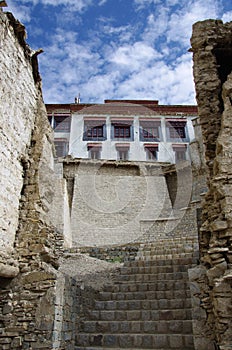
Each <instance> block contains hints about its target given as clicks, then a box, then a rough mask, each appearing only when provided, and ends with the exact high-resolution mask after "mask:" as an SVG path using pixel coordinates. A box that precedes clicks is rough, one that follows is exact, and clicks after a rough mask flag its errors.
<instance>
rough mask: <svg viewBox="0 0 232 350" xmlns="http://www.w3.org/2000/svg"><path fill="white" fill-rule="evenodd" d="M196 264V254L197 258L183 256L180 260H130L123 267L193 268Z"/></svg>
mask: <svg viewBox="0 0 232 350" xmlns="http://www.w3.org/2000/svg"><path fill="white" fill-rule="evenodd" d="M197 263H198V253H197V256H194V257H192V256H191V257H186V256H183V257H181V258H172V257H171V258H168V259H167V258H164V259H160V260H159V259H154V260H151V259H150V260H149V259H148V260H142V259H140V260H139V259H137V260H132V261H126V262H125V263H124V266H125V267H130V266H131V267H132V266H139V267H142V266H144V267H145V266H167V265H171V266H179V265H184V266H189V267H191V266H193V265H196V264H197Z"/></svg>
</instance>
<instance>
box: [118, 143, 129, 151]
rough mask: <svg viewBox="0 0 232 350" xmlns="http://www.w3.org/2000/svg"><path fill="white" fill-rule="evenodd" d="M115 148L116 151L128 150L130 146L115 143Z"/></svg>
mask: <svg viewBox="0 0 232 350" xmlns="http://www.w3.org/2000/svg"><path fill="white" fill-rule="evenodd" d="M115 148H116V149H117V150H118V149H120V148H121V149H124V150H125V149H129V148H130V144H129V143H116V144H115Z"/></svg>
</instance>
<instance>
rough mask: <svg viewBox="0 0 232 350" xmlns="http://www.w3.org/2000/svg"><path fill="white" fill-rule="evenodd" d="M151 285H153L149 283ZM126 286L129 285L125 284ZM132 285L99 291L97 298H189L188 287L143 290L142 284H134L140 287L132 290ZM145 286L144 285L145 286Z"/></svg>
mask: <svg viewBox="0 0 232 350" xmlns="http://www.w3.org/2000/svg"><path fill="white" fill-rule="evenodd" d="M151 286H153V285H151ZM125 287H127V289H128V287H129V286H126V285H125ZM133 287H134V285H131V287H130V289H131V291H130V290H127V291H121V292H119V291H118V292H117V291H116V292H105V291H104V292H100V294H99V299H100V300H104V301H108V300H138V299H140V300H143V299H144V300H147V299H148V300H152V299H158V300H159V299H175V298H177V299H181V298H183V299H186V298H190V290H189V289H186V290H185V289H182V290H178V289H177V290H167V289H163V290H154V289H153V290H152V289H151V290H146V291H144V290H143V288H144V286H143V285H140V286H135V287H140V288H137V290H135V291H133V289H134V288H133ZM145 287H146V286H145Z"/></svg>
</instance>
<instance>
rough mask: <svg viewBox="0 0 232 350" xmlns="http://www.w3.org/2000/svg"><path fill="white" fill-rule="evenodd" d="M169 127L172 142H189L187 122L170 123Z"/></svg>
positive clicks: (169, 136)
mask: <svg viewBox="0 0 232 350" xmlns="http://www.w3.org/2000/svg"><path fill="white" fill-rule="evenodd" d="M167 127H168V128H167V130H168V138H169V139H170V140H174V139H176V140H178V139H179V140H180V141H187V135H186V121H184V122H183V121H168V125H167Z"/></svg>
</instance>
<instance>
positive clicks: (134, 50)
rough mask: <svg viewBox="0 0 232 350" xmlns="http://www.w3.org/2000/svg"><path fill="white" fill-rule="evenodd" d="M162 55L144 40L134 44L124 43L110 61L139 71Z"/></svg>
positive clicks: (129, 69)
mask: <svg viewBox="0 0 232 350" xmlns="http://www.w3.org/2000/svg"><path fill="white" fill-rule="evenodd" d="M161 57H162V55H161V54H159V53H158V52H157V51H156V50H154V49H153V48H152V47H151V46H148V45H147V44H145V43H143V42H136V43H135V44H133V45H124V46H121V47H118V49H117V50H116V51H115V52H114V53H113V54H112V55H111V57H110V58H109V61H110V62H112V63H115V64H116V65H118V66H121V67H122V69H123V68H126V69H127V70H128V73H129V72H130V71H137V70H140V69H142V68H143V67H144V66H146V65H148V64H149V63H150V62H151V61H154V60H156V59H158V58H161Z"/></svg>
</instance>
